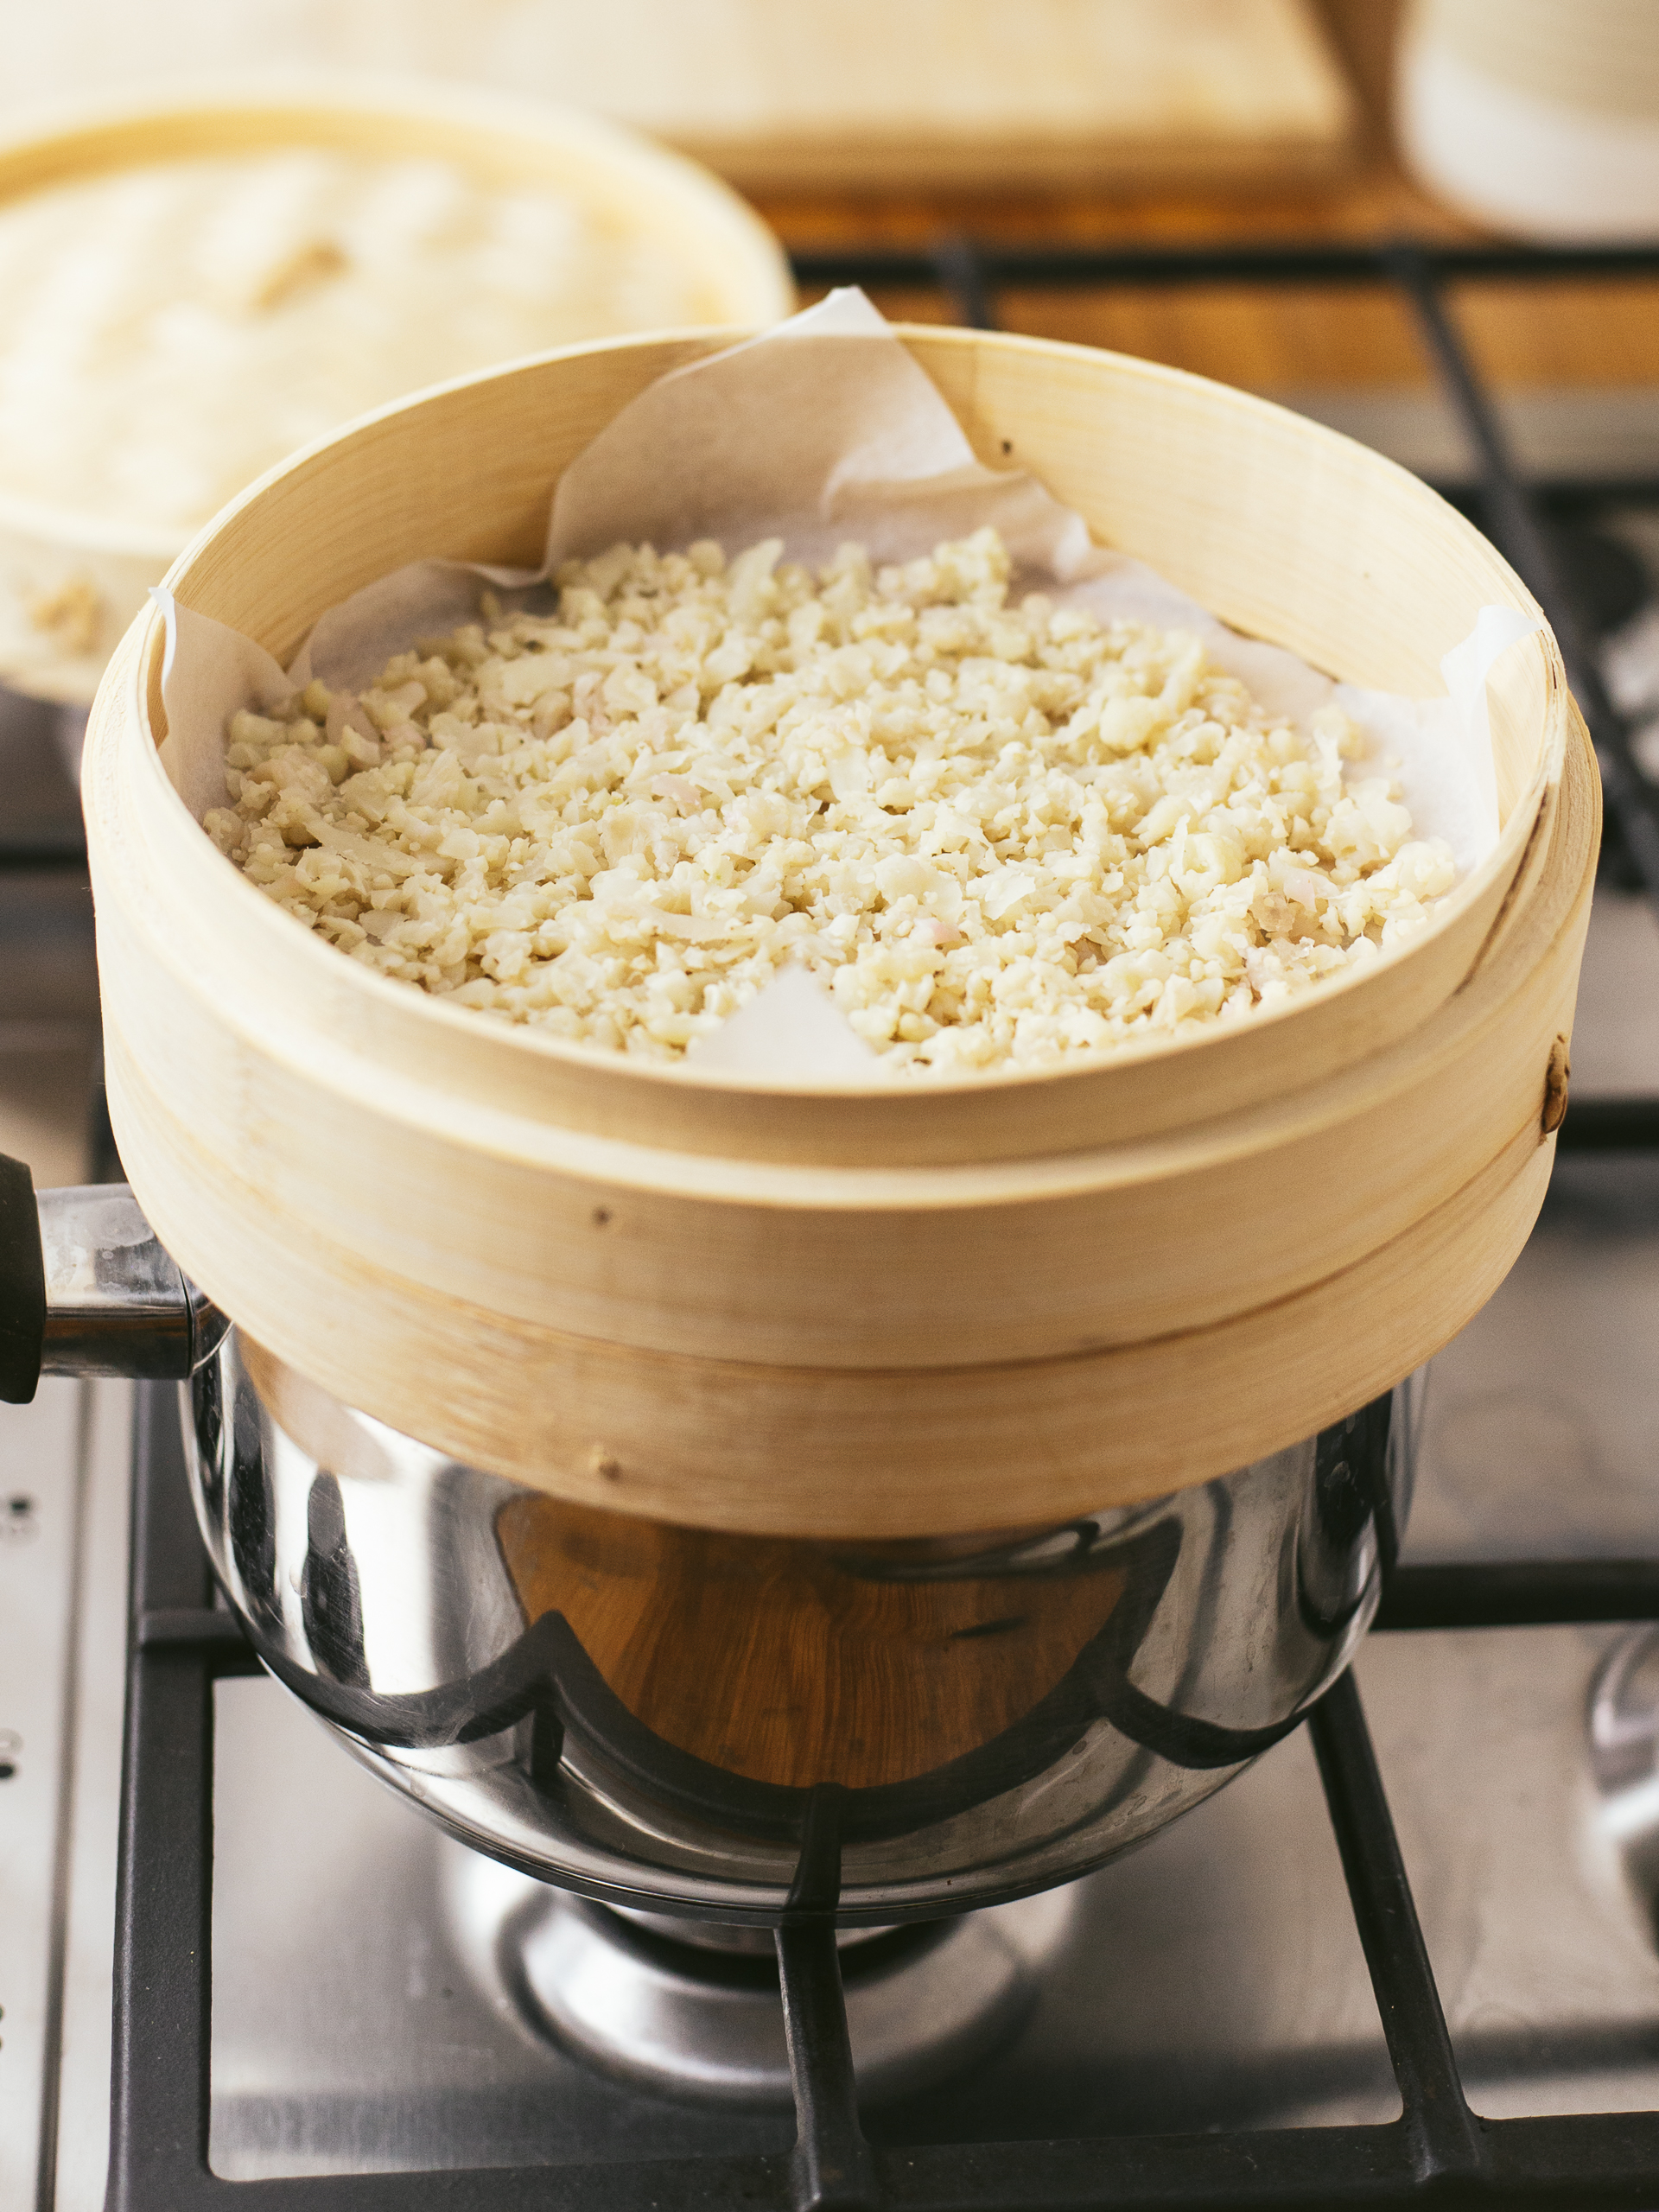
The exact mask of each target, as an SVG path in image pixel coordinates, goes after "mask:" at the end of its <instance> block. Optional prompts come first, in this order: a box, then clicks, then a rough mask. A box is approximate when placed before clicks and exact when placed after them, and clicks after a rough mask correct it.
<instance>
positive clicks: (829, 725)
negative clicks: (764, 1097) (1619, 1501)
mask: <svg viewBox="0 0 1659 2212" xmlns="http://www.w3.org/2000/svg"><path fill="white" fill-rule="evenodd" d="M781 552H782V547H781V544H780V543H779V542H778V541H777V540H768V541H767V542H766V543H764V544H760V545H756V546H753V547H751V548H750V549H749V550H748V551H747V552H745V553H743V554H741V556H739V557H738V558H737V559H736V560H734V561H732V562H731V563H728V562H727V561H726V559H725V557H724V556H723V554H722V553H721V550H720V548H719V547H717V546H715V545H712V544H700V545H694V546H692V547H691V548H690V551H689V552H687V553H685V554H683V555H682V554H668V555H658V554H657V553H655V552H653V551H652V550H651V548H650V547H648V546H642V547H639V548H634V547H632V546H626V545H619V546H616V547H613V549H612V550H611V551H609V552H608V553H605V554H603V555H601V556H600V557H599V558H598V559H596V560H593V561H588V562H573V563H569V564H567V566H566V567H564V568H563V569H561V570H560V571H559V574H558V577H557V585H558V598H557V606H556V612H554V613H512V614H506V613H502V611H501V609H500V608H499V606H498V605H497V604H496V602H495V601H493V599H490V598H488V597H487V596H486V600H485V602H484V623H485V624H487V625H488V628H487V631H486V627H485V626H484V625H483V624H480V625H469V626H467V627H464V628H462V629H461V630H458V631H457V632H455V633H454V635H453V636H451V637H447V638H441V639H429V640H426V641H423V643H421V644H420V645H419V646H418V647H417V648H416V651H414V652H407V653H404V654H401V655H399V656H398V657H397V658H395V659H394V660H392V661H391V663H389V664H388V665H387V667H386V669H385V672H384V674H383V675H382V677H381V678H380V681H379V683H378V684H376V685H375V686H374V687H372V689H371V690H366V691H365V692H364V693H363V695H362V696H361V697H360V698H355V697H353V696H352V695H351V694H350V693H348V692H344V691H333V692H331V691H330V690H328V688H327V686H326V685H324V684H322V683H310V684H308V686H307V687H306V689H305V690H303V691H302V692H300V693H297V694H296V696H294V698H293V699H292V700H291V701H290V702H289V704H288V706H287V707H286V709H284V710H283V712H282V713H281V714H280V715H277V717H276V718H274V719H268V718H266V717H264V716H262V715H254V714H249V713H242V714H238V715H234V716H232V721H231V724H230V731H229V738H230V744H229V750H228V753H227V756H226V757H227V762H228V774H227V782H228V793H227V796H228V798H229V800H230V804H229V805H228V806H227V807H226V808H224V809H221V810H215V811H214V812H212V813H210V814H209V815H208V816H207V820H206V824H205V826H206V828H207V831H208V833H209V835H210V836H213V839H214V841H215V842H216V843H218V845H219V848H220V849H221V850H222V851H224V852H226V853H227V854H228V855H230V856H231V857H232V859H233V860H234V861H236V862H237V863H238V866H239V867H241V868H243V869H244V870H245V873H246V874H248V875H249V876H250V877H251V880H253V881H254V882H255V883H257V885H259V887H261V889H262V890H264V891H265V892H267V893H269V894H270V897H272V898H273V899H277V900H279V901H280V902H281V903H282V904H283V906H286V907H287V908H288V910H289V912H291V913H293V914H295V915H296V916H297V917H298V918H299V919H301V920H302V921H303V922H305V923H306V924H307V925H308V926H309V927H311V928H313V929H315V930H316V931H319V932H320V933H321V934H322V935H324V936H326V937H327V938H330V939H331V940H332V941H333V942H334V944H337V945H338V946H339V947H340V949H341V950H342V951H345V952H347V953H349V954H350V955H351V956H352V957H353V958H354V959H358V960H362V961H365V962H366V963H368V964H369V965H370V966H372V967H373V968H375V969H378V970H379V972H380V973H381V974H383V975H386V976H396V977H397V978H399V979H400V980H402V981H404V982H410V983H415V984H418V985H419V986H420V987H421V988H423V989H425V990H428V991H432V992H435V993H441V994H443V995H447V996H448V997H450V998H451V999H452V1000H453V1001H454V1002H455V1003H456V1004H458V1005H461V1006H468V1007H478V1008H480V1009H482V1010H485V1011H487V1012H490V1013H493V1014H502V1015H505V1016H506V1017H507V1019H508V1020H512V1021H520V1022H528V1023H533V1024H535V1025H537V1027H541V1028H543V1029H545V1030H548V1031H550V1033H553V1034H554V1035H556V1036H559V1037H563V1038H568V1039H571V1040H573V1041H575V1042H579V1043H582V1044H587V1045H593V1046H601V1047H606V1048H608V1049H611V1050H620V1051H624V1052H632V1053H635V1054H638V1055H640V1056H641V1057H644V1058H650V1059H656V1060H667V1059H677V1058H680V1057H681V1056H682V1055H683V1053H684V1052H685V1050H686V1048H687V1047H688V1046H690V1045H691V1044H693V1043H694V1042H695V1041H696V1039H697V1038H698V1037H700V1036H702V1035H704V1034H705V1033H708V1032H709V1031H710V1030H712V1029H714V1028H715V1027H718V1026H719V1024H720V1023H721V1021H723V1020H725V1019H726V1017H727V1016H728V1014H732V1013H734V1012H735V1011H736V1009H737V1008H738V1007H741V1005H743V1004H744V1003H745V1002H746V1001H747V1000H748V999H750V998H752V997H753V995H754V994H755V993H756V992H757V991H758V990H759V989H760V988H761V987H762V986H763V985H764V984H765V983H766V982H767V980H768V979H769V978H770V977H771V976H772V975H774V974H775V973H776V972H777V971H778V970H779V969H780V968H783V967H785V966H786V965H788V964H789V963H791V962H792V963H798V964H800V965H803V966H804V967H806V968H808V969H810V970H811V971H812V972H813V973H814V974H815V975H816V976H817V977H818V978H819V980H820V982H823V984H824V985H825V986H826V987H827V988H829V991H830V992H831V994H832V995H833V996H834V999H835V1002H836V1005H837V1006H838V1007H840V1008H841V1010H842V1013H843V1014H845V1015H846V1016H847V1018H848V1020H849V1021H850V1022H851V1024H852V1026H853V1027H854V1028H855V1030H856V1031H857V1032H858V1033H859V1034H860V1035H861V1037H863V1038H864V1039H866V1040H867V1041H868V1043H869V1044H870V1045H871V1046H874V1047H875V1048H876V1050H877V1051H878V1052H880V1053H881V1054H882V1055H883V1057H884V1058H886V1059H887V1061H888V1063H889V1064H891V1065H897V1066H901V1067H904V1068H907V1069H913V1070H916V1071H922V1072H925V1071H929V1070H933V1071H941V1072H944V1073H961V1072H965V1071H971V1070H976V1069H986V1068H996V1067H1000V1066H1006V1065H1020V1066H1035V1065H1052V1063H1054V1062H1056V1061H1059V1060H1063V1059H1066V1058H1071V1056H1073V1055H1075V1054H1077V1053H1079V1052H1097V1051H1099V1050H1101V1049H1102V1048H1103V1047H1109V1046H1115V1045H1117V1044H1121V1043H1124V1042H1127V1041H1131V1040H1135V1039H1141V1040H1148V1039H1151V1038H1153V1037H1155V1036H1160V1035H1176V1036H1179V1035H1183V1034H1185V1033H1190V1032H1192V1031H1193V1030H1194V1029H1195V1028H1197V1027H1199V1026H1200V1025H1205V1024H1210V1023H1213V1022H1217V1021H1222V1022H1226V1021H1231V1020H1236V1019H1238V1018H1240V1017H1241V1016H1243V1015H1247V1014H1249V1011H1250V1009H1251V1008H1252V1007H1255V1006H1258V1005H1272V1004H1274V1003H1276V1002H1279V1001H1283V1000H1285V999H1287V998H1289V997H1290V996H1292V995H1295V994H1298V993H1300V992H1303V991H1306V990H1307V989H1309V988H1313V986H1314V985H1316V984H1318V983H1319V982H1321V981H1323V980H1324V979H1325V978H1326V977H1328V976H1333V975H1337V974H1339V973H1341V972H1343V971H1344V970H1345V969H1349V968H1351V967H1352V966H1354V965H1355V964H1356V963H1359V962H1363V961H1365V960H1369V959H1371V958H1374V957H1376V952H1377V950H1379V948H1380V947H1382V946H1383V945H1389V944H1395V943H1396V942H1398V941H1400V940H1401V939H1402V938H1406V937H1408V936H1409V935H1410V934H1412V933H1413V932H1414V931H1418V930H1421V928H1423V927H1424V926H1425V925H1426V923H1427V919H1428V916H1429V912H1430V909H1431V907H1432V906H1433V902H1434V900H1436V899H1439V898H1440V897H1441V896H1442V895H1443V894H1444V893H1446V892H1447V891H1448V890H1450V888H1451V887H1452V881H1453V879H1454V874H1455V871H1454V867H1453V862H1452V854H1451V850H1450V849H1449V847H1448V846H1446V844H1445V842H1443V841H1441V840H1440V839H1438V838H1435V839H1430V840H1427V841H1425V840H1421V839H1417V838H1414V836H1413V835H1412V825H1411V819H1410V817H1409V815H1408V812H1407V810H1406V809H1405V808H1404V807H1403V806H1402V805H1401V804H1399V802H1398V799H1397V798H1396V796H1395V792H1394V789H1393V787H1392V786H1391V785H1390V783H1389V779H1388V778H1387V776H1386V775H1383V774H1379V775H1376V776H1374V777H1370V778H1367V779H1362V780H1358V781H1355V782H1349V783H1346V784H1344V779H1343V772H1342V761H1343V760H1344V758H1349V759H1352V758H1357V757H1358V756H1359V755H1361V754H1362V753H1363V748H1364V741H1363V738H1362V737H1361V736H1360V734H1359V733H1358V732H1357V730H1356V729H1355V728H1354V727H1353V725H1352V724H1351V722H1350V721H1348V720H1347V718H1346V717H1345V716H1344V715H1341V714H1340V713H1339V712H1338V711H1336V710H1335V709H1326V710H1325V711H1324V712H1323V713H1321V714H1320V715H1317V716H1315V718H1314V720H1313V726H1312V728H1310V729H1307V730H1300V729H1297V728H1292V727H1291V726H1289V725H1288V724H1287V723H1286V722H1285V721H1283V720H1282V719H1279V718H1275V717H1274V716H1273V715H1269V714H1268V713H1267V712H1266V711H1265V710H1264V709H1262V708H1261V707H1260V706H1259V705H1257V703H1256V702H1255V701H1254V700H1253V699H1252V698H1251V696H1250V695H1249V692H1248V691H1247V690H1245V689H1244V687H1243V684H1242V683H1238V682H1237V681H1236V679H1234V678H1232V677H1228V676H1225V675H1223V674H1221V673H1220V672H1219V671H1217V670H1216V669H1215V668H1213V667H1212V666H1211V665H1210V664H1209V662H1208V661H1207V659H1206V657H1205V650H1204V646H1203V644H1202V642H1201V640H1200V639H1198V638H1197V637H1196V636H1194V635H1192V634H1191V633H1189V632H1182V631H1179V630H1169V631H1164V630H1159V629H1155V628H1153V627H1151V626H1147V625H1145V624H1141V623H1138V622H1130V621H1114V622H1110V623H1104V624H1103V623H1101V622H1099V621H1096V620H1094V619H1093V618H1092V617H1090V616H1089V615H1087V614H1085V613H1081V612H1078V611H1076V610H1072V609H1067V608H1063V607H1055V606H1053V605H1052V603H1051V602H1050V601H1047V600H1046V599H1045V598H1043V597H1041V596H1040V595H1037V594H1033V595H1031V596H1028V597H1027V598H1025V599H1023V600H1021V601H1020V603H1019V604H1018V605H1014V606H1011V605H1010V604H1009V603H1008V584H1009V575H1010V562H1009V558H1008V555H1007V550H1006V549H1005V547H1004V546H1003V544H1002V543H1001V539H1000V538H999V537H998V536H997V534H996V533H995V531H989V530H983V531H978V532H977V533H976V535H975V536H974V537H969V538H966V539H963V540H962V541H960V542H959V543H952V544H945V545H941V546H939V547H938V549H937V550H936V551H935V552H934V553H933V555H932V556H931V558H928V559H925V560H919V561H913V562H911V563H907V564H906V565H905V566H904V567H902V568H892V569H880V570H879V571H876V572H874V573H873V572H872V569H871V567H870V563H869V561H868V557H867V556H866V555H865V553H864V552H863V550H861V548H859V547H857V546H852V545H849V546H844V547H843V548H842V550H841V551H840V553H839V554H837V556H836V559H835V560H834V561H833V562H832V563H830V565H829V568H828V569H825V570H823V573H822V574H821V575H817V576H814V575H812V574H810V572H809V571H808V570H807V569H804V568H802V567H799V566H798V565H796V564H794V563H784V562H781V561H780V559H779V556H780V554H781Z"/></svg>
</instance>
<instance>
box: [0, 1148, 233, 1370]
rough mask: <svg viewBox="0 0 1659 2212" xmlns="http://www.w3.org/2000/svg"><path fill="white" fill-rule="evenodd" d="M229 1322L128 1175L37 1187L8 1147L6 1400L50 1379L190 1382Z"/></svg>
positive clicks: (0, 1345) (2, 1301)
mask: <svg viewBox="0 0 1659 2212" xmlns="http://www.w3.org/2000/svg"><path fill="white" fill-rule="evenodd" d="M229 1326H230V1324H229V1322H228V1321H227V1320H226V1318H225V1316H224V1315H223V1314H222V1313H219V1310H218V1308H217V1307H216V1306H213V1304H211V1303H210V1301H209V1300H207V1297H206V1296H205V1295H204V1294H203V1293H202V1292H201V1291H200V1290H199V1289H198V1288H197V1287H196V1286H195V1284H194V1283H193V1282H192V1281H191V1280H190V1278H189V1277H188V1275H187V1274H185V1273H184V1270H183V1269H182V1268H181V1267H180V1266H179V1264H178V1262H177V1261H175V1259H174V1258H173V1256H172V1255H171V1254H170V1253H168V1251H167V1249H165V1247H164V1246H163V1245H162V1243H161V1242H160V1241H159V1239H158V1238H157V1237H156V1232H155V1231H154V1230H152V1229H151V1227H150V1225H149V1222H148V1221H146V1220H145V1218H144V1216H143V1210H142V1209H141V1208H140V1206H139V1204H138V1201H137V1199H136V1198H134V1197H133V1195H132V1192H131V1191H130V1189H129V1187H128V1186H127V1185H126V1184H124V1183H84V1184H76V1185H68V1186H67V1187H66V1188H64V1189H61V1190H55V1191H40V1192H37V1191H36V1190H35V1180H34V1178H33V1176H31V1175H30V1173H29V1169H28V1168H27V1167H26V1166H24V1164H23V1162H22V1160H8V1159H7V1158H6V1157H5V1156H4V1154H0V1400H3V1401H4V1402H6V1403H7V1404H9V1405H14V1406H18V1405H27V1404H28V1403H29V1400H30V1399H31V1398H32V1397H33V1396H34V1395H35V1388H36V1386H37V1384H38V1383H39V1382H40V1378H41V1376H42V1375H124V1376H133V1377H135V1378H138V1379H143V1380H147V1381H155V1382H184V1381H187V1380H188V1378H189V1377H190V1376H192V1375H194V1373H195V1371H196V1370H197V1368H198V1367H200V1365H201V1363H202V1362H203V1361H204V1360H206V1359H207V1358H209V1357H211V1356H212V1355H213V1352H214V1351H217V1350H218V1348H219V1344H220V1343H221V1342H222V1341H223V1339H224V1336H225V1332H226V1329H227V1328H228V1327H229Z"/></svg>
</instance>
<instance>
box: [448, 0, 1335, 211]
mask: <svg viewBox="0 0 1659 2212" xmlns="http://www.w3.org/2000/svg"><path fill="white" fill-rule="evenodd" d="M514 12H515V13H517V12H518V11H517V10H515V11H514ZM502 28H503V29H505V25H503V26H502ZM521 28H522V30H523V31H524V32H525V33H529V32H530V31H531V22H530V21H529V20H528V17H527V16H526V19H525V20H524V22H523V24H522V26H521ZM535 29H536V34H537V35H536V36H535V37H534V39H533V41H531V44H530V47H529V49H528V50H526V49H525V48H520V53H519V60H520V64H521V69H522V73H521V75H520V76H519V79H518V82H519V83H520V85H521V86H524V87H525V88H528V86H529V85H530V84H531V82H534V83H535V84H536V85H537V88H538V89H544V90H546V91H549V92H551V91H553V90H554V89H555V88H557V90H558V91H559V92H560V94H561V95H562V96H563V97H564V98H567V99H575V100H579V101H580V102H581V103H582V105H591V106H594V107H596V108H599V109H601V110H602V111H604V112H605V113H607V114H609V115H613V116H615V117H618V118H620V119H621V120H623V121H625V122H628V123H632V124H637V125H639V127H640V128H641V129H643V130H649V131H652V132H653V133H654V134H655V135H657V136H658V137H662V138H665V139H667V140H669V141H670V142H671V143H672V144H674V145H677V146H679V147H682V148H683V149H684V150H685V151H686V152H688V153H690V154H695V155H696V156H698V157H699V158H700V159H702V160H703V161H706V162H709V165H710V166H711V167H712V168H716V169H718V170H720V171H721V173H722V175H726V176H727V177H728V178H730V179H731V180H732V181H733V182H734V183H736V184H739V185H742V186H746V187H748V188H751V189H773V190H775V189H784V188H802V187H811V186H814V185H828V184H834V185H842V186H845V185H854V184H856V185H863V186H875V187H887V188H892V187H895V186H899V187H902V186H912V187H921V186H930V185H949V186H974V187H980V188H986V187H989V188H995V187H997V186H1021V185H1027V186H1029V185H1057V184H1058V185H1068V186H1074V187H1075V186H1086V185H1101V184H1111V183H1117V182H1124V183H1128V182H1136V183H1139V182H1142V181H1147V180H1148V179H1154V178H1161V179H1175V178H1179V177H1193V178H1202V179H1205V180H1209V181H1215V180H1217V179H1220V178H1230V177H1237V178H1240V179H1244V178H1248V179H1249V180H1250V181H1262V180H1263V179H1271V178H1274V177H1275V176H1281V175H1282V176H1294V175H1307V174H1308V173H1309V172H1310V171H1317V170H1319V169H1328V168H1331V167H1332V166H1334V165H1335V164H1336V163H1337V162H1338V161H1339V160H1340V159H1341V158H1342V156H1343V155H1344V152H1345V151H1346V149H1347V147H1348V144H1349V142H1350V137H1351V127H1352V122H1353V103H1352V101H1351V96H1350V93H1349V91H1348V87H1347V85H1346V83H1345V82H1344V79H1343V77H1342V75H1341V73H1340V72H1339V70H1338V67H1337V66H1336V64H1335V62H1334V60H1332V56H1331V54H1330V53H1329V51H1328V49H1327V48H1326V46H1325V41H1324V39H1323V37H1322V35H1321V33H1320V31H1319V26H1318V24H1317V22H1315V21H1314V19H1313V15H1312V12H1311V10H1309V8H1308V7H1306V5H1305V4H1303V0H606V4H605V5H604V6H602V7H594V6H592V5H590V4H585V0H584V4H563V5H559V6H553V7H550V6H545V5H543V7H542V8H541V9H540V10H538V11H537V22H536V26H535ZM488 46H489V41H488V40H487V38H486V56H485V58H486V64H487V63H488V62H489V61H491V60H493V56H492V55H490V54H489V52H488Z"/></svg>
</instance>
